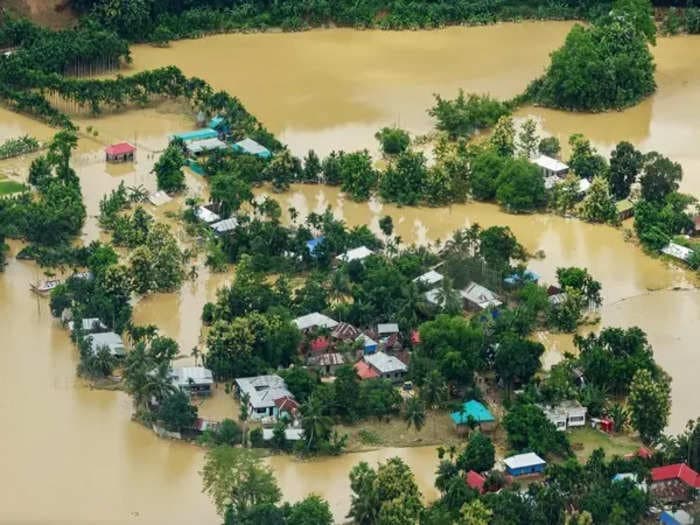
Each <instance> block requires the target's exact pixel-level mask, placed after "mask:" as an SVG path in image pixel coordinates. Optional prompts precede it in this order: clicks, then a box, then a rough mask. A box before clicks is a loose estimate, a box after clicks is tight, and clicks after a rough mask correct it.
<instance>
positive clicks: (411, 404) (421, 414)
mask: <svg viewBox="0 0 700 525" xmlns="http://www.w3.org/2000/svg"><path fill="white" fill-rule="evenodd" d="M404 420H405V421H406V424H407V425H408V428H411V426H413V428H415V429H416V432H420V430H421V428H423V425H425V404H424V403H423V401H422V400H421V399H420V398H418V397H411V398H409V399H408V400H407V401H406V407H405V410H404Z"/></svg>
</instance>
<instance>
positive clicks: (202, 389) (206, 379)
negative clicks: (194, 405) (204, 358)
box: [170, 366, 214, 395]
mask: <svg viewBox="0 0 700 525" xmlns="http://www.w3.org/2000/svg"><path fill="white" fill-rule="evenodd" d="M170 377H171V379H172V382H173V386H175V387H176V388H178V389H180V390H182V391H183V392H185V393H186V394H190V395H209V394H211V388H212V385H214V376H213V375H212V373H211V370H209V369H207V368H204V367H203V366H183V367H179V368H173V369H172V370H171V371H170Z"/></svg>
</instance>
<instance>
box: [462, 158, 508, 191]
mask: <svg viewBox="0 0 700 525" xmlns="http://www.w3.org/2000/svg"><path fill="white" fill-rule="evenodd" d="M506 164H507V161H506V159H504V158H503V157H501V156H500V155H498V154H497V153H496V152H494V151H491V150H486V151H483V152H482V153H480V154H478V155H476V157H475V158H474V159H473V160H472V163H471V174H470V177H469V185H470V189H471V193H472V195H473V196H474V198H475V199H478V200H483V201H490V200H494V199H495V198H496V191H497V190H498V178H499V176H500V174H501V172H502V171H503V170H504V168H505V166H506Z"/></svg>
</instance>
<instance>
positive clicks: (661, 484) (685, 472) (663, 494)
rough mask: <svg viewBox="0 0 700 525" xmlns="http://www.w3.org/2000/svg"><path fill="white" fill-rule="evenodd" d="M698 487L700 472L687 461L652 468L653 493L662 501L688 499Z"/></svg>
mask: <svg viewBox="0 0 700 525" xmlns="http://www.w3.org/2000/svg"><path fill="white" fill-rule="evenodd" d="M698 489H700V474H698V473H697V472H695V471H694V470H693V469H692V468H690V467H689V466H688V465H686V464H685V463H675V464H673V465H665V466H663V467H656V468H653V469H651V493H652V494H653V495H654V496H655V497H656V498H658V499H660V500H662V501H665V502H671V501H687V500H689V499H691V497H692V496H693V495H694V493H695V492H696V491H697V490H698Z"/></svg>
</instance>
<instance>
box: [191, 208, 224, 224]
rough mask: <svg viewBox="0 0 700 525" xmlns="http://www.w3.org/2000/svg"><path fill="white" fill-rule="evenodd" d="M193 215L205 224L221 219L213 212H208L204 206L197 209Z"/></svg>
mask: <svg viewBox="0 0 700 525" xmlns="http://www.w3.org/2000/svg"><path fill="white" fill-rule="evenodd" d="M195 214H196V215H197V218H198V219H199V220H200V221H204V222H206V223H207V224H209V223H212V222H216V221H218V220H221V217H219V216H218V215H217V214H216V213H214V212H213V211H210V210H208V209H207V208H205V207H204V206H199V207H197V211H196V212H195Z"/></svg>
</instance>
